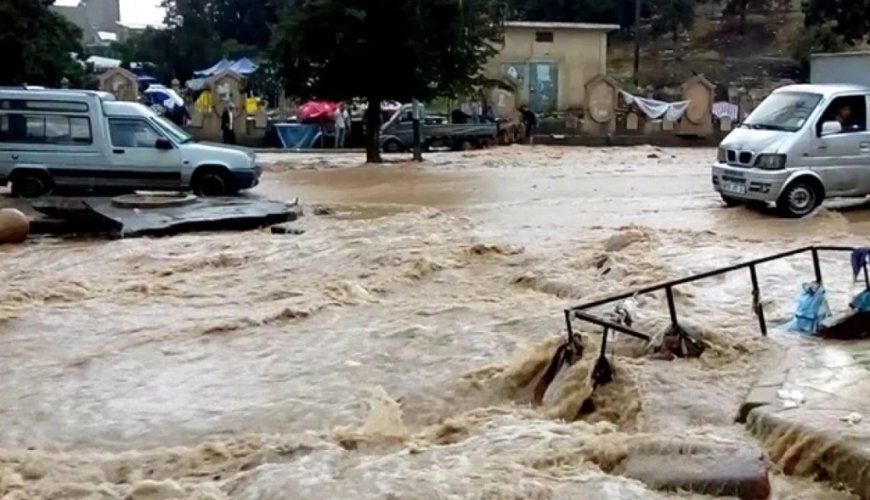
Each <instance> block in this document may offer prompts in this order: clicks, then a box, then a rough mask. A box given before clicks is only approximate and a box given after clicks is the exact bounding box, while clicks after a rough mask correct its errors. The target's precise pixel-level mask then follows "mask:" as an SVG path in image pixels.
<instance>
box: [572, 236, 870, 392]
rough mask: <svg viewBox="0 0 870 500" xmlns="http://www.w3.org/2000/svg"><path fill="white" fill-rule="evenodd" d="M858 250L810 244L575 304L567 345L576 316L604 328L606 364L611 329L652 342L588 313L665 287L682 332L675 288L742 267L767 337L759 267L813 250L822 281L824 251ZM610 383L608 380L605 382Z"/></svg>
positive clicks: (869, 281) (675, 326)
mask: <svg viewBox="0 0 870 500" xmlns="http://www.w3.org/2000/svg"><path fill="white" fill-rule="evenodd" d="M854 250H855V249H854V248H852V247H839V246H808V247H803V248H799V249H797V250H791V251H788V252H783V253H778V254H776V255H771V256H768V257H763V258H760V259H755V260H751V261H748V262H744V263H742V264H737V265H733V266H729V267H723V268H720V269H716V270H713V271H709V272H706V273H701V274H695V275H693V276H689V277H687V278H681V279H677V280H673V281H668V282H665V283H660V284H658V285H653V286H649V287H646V288H641V289H639V290H634V291H631V292H626V293H623V294H620V295H615V296H611V297H607V298H603V299H600V300H596V301H594V302H589V303H586V304H583V305H580V306H577V307H573V308H570V309H566V310H565V323H566V326H567V330H568V344H567V345H578V343H577V342H578V340H579V339H577V338H575V334H574V328H573V324H572V320H573V319H578V320H580V321H583V322H585V323H590V324H593V325H596V326H600V327H603V328H604V331H603V336H602V341H601V353H600V357H599V360H602V361H603V362H604V364H606V357H605V352H606V349H607V337H608V336H609V333H610V332H611V331H615V332H619V333H623V334H626V335H629V336H631V337H634V338H637V339H641V340H644V341H647V342H649V341H651V340H652V335H647V334H644V333H641V332H638V331H636V330H634V329H633V328H631V326H630V325H626V324H619V323H616V322H614V321H610V320H608V319H604V318H600V317H597V316H594V315H593V314H590V313H589V312H588V310H589V309H592V308H595V307H600V306H603V305H607V304H611V303H614V302H619V301H623V300H625V299H629V298H632V297H637V296H639V295H644V294H648V293H652V292H657V291H660V290H665V295H666V297H667V302H668V313H669V314H670V320H671V328H672V331H673V332H682V330H681V329H680V327H679V322H678V318H677V305H676V302H675V300H674V288H675V287H677V286H680V285H685V284H687V283H692V282H695V281H699V280H703V279H707V278H712V277H714V276H720V275H723V274H728V273H732V272H735V271H739V270H741V269H749V278H750V280H751V282H752V300H753V309H754V310H755V313H756V316H757V317H758V326H759V329H760V330H761V334H762V335H763V336H767V322H766V320H765V318H764V307H763V306H762V304H761V288H760V285H759V284H758V273H757V271H756V268H757V267H758V266H759V265H761V264H765V263H768V262H772V261H776V260H781V259H785V258H788V257H793V256H795V255H800V254H803V253H808V252H809V253H812V257H813V269H814V271H815V277H816V282H817V283H819V284H822V282H823V280H822V267H821V262H820V260H819V253H820V252H849V253H851V252H853V251H854ZM862 264H863V269H864V283H865V285H866V286H867V289H868V290H870V272H868V269H867V263H866V261H865V262H863V263H862ZM603 383H606V382H603Z"/></svg>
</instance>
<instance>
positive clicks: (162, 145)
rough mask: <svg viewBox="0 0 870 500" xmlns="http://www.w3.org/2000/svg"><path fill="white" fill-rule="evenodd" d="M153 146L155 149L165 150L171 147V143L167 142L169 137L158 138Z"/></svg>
mask: <svg viewBox="0 0 870 500" xmlns="http://www.w3.org/2000/svg"><path fill="white" fill-rule="evenodd" d="M154 147H155V148H157V149H162V150H167V149H172V143H171V142H169V139H164V138H162V137H161V138H160V139H157V141H156V142H155V143H154Z"/></svg>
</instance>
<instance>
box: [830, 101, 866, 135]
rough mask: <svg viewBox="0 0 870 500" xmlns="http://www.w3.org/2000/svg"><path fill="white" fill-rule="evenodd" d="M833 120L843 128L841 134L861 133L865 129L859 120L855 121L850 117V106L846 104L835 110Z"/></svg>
mask: <svg viewBox="0 0 870 500" xmlns="http://www.w3.org/2000/svg"><path fill="white" fill-rule="evenodd" d="M835 118H836V119H837V121H838V122H840V125H841V126H842V127H843V132H863V131H864V129H865V128H866V125H863V124H861V123H860V120H855V118H854V116H853V115H852V106H850V105H848V104H844V105H842V106H840V108H839V109H837V116H836V117H835Z"/></svg>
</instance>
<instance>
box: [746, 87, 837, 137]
mask: <svg viewBox="0 0 870 500" xmlns="http://www.w3.org/2000/svg"><path fill="white" fill-rule="evenodd" d="M821 100H822V96H821V95H820V94H811V93H807V92H777V93H774V94H771V95H770V96H769V97H768V98H767V99H765V100H764V102H762V103H761V105H760V106H758V107H757V108H755V111H753V112H752V114H750V115H749V117H748V118H746V121H744V122H743V127H746V128H752V129H761V130H782V131H784V132H797V131H798V130H800V129H801V128H802V127H803V126H804V124H805V123H806V122H807V119H809V117H810V114H812V112H813V110H814V109H816V106H818V105H819V102H821Z"/></svg>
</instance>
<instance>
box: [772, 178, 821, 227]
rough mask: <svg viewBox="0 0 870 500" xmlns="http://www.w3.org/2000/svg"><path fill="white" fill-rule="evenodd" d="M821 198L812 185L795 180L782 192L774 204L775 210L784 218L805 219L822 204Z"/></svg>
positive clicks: (818, 191) (817, 190)
mask: <svg viewBox="0 0 870 500" xmlns="http://www.w3.org/2000/svg"><path fill="white" fill-rule="evenodd" d="M822 197H823V195H822V193H821V192H820V190H819V189H818V188H817V187H816V186H815V185H814V184H813V183H811V182H807V181H804V180H797V181H795V182H793V183H791V184H789V186H788V187H787V188H786V189H785V191H783V193H782V196H780V197H779V200H778V201H777V202H776V208H777V209H778V210H779V213H780V214H782V215H783V216H785V217H790V218H800V217H806V216H807V215H809V214H811V213H813V210H815V209H816V208H818V207H819V205H821V204H822Z"/></svg>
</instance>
